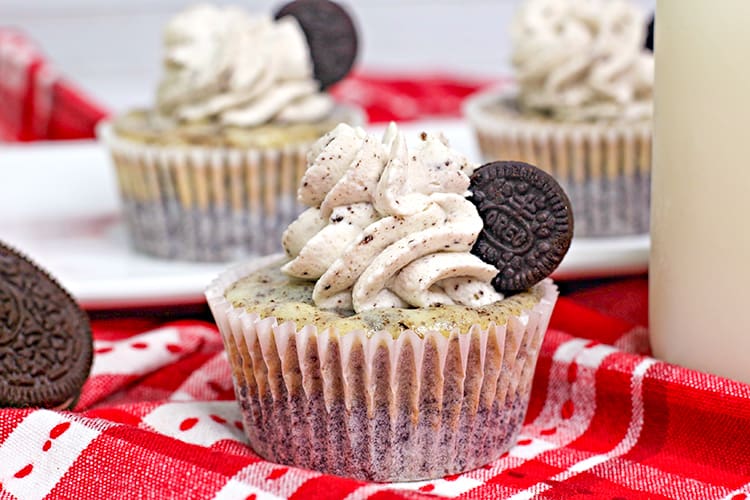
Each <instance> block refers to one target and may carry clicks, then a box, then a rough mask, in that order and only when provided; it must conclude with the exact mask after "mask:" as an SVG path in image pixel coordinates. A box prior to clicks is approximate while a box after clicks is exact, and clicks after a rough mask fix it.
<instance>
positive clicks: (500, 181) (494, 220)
mask: <svg viewBox="0 0 750 500" xmlns="http://www.w3.org/2000/svg"><path fill="white" fill-rule="evenodd" d="M470 189H471V193H472V195H471V198H470V199H471V200H472V201H473V202H474V204H475V205H476V206H477V209H478V211H479V215H481V217H482V220H483V221H484V228H483V229H482V232H481V233H480V234H479V237H478V238H477V241H476V243H475V244H474V248H472V252H473V253H474V254H476V255H477V256H479V258H481V259H482V260H484V261H485V262H488V263H490V264H492V265H494V266H495V267H497V268H498V270H499V271H500V272H499V274H498V275H497V276H495V278H494V279H493V281H492V284H493V285H494V287H495V288H496V289H497V290H499V291H502V292H517V291H521V290H526V289H528V288H529V287H531V286H532V285H534V284H535V283H537V282H539V281H541V280H542V279H544V278H546V277H547V276H549V275H550V274H552V272H553V271H554V270H555V269H556V268H557V266H558V265H559V264H560V262H561V261H562V259H563V257H564V256H565V253H566V252H567V251H568V248H569V247H570V241H571V239H572V238H573V212H572V210H571V207H570V201H569V200H568V197H567V195H566V194H565V191H563V189H562V188H561V187H560V185H559V184H558V183H557V181H556V180H555V179H554V178H552V176H550V175H549V174H548V173H546V172H544V171H542V170H540V169H538V168H536V167H534V166H532V165H529V164H527V163H523V162H520V161H496V162H493V163H488V164H486V165H483V166H481V167H479V168H478V169H477V170H476V171H475V172H474V174H473V175H472V176H471V187H470Z"/></svg>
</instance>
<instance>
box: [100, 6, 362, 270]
mask: <svg viewBox="0 0 750 500" xmlns="http://www.w3.org/2000/svg"><path fill="white" fill-rule="evenodd" d="M320 16H327V17H326V19H328V20H329V22H328V23H321V22H320V19H319V17H320ZM276 17H277V18H274V17H271V16H269V15H251V14H249V13H247V12H245V11H243V10H242V9H240V8H238V7H217V6H213V5H208V4H202V5H197V6H194V7H191V8H189V9H187V10H185V11H183V12H180V13H179V14H177V15H176V16H175V17H174V18H173V19H172V20H171V21H170V22H169V23H168V24H167V26H166V29H165V31H164V67H163V77H162V79H161V82H160V84H159V87H158V91H157V94H156V102H155V105H154V107H153V108H151V109H140V110H133V111H130V112H127V113H124V114H122V115H120V116H115V117H114V118H113V119H112V120H110V121H109V122H107V123H104V124H102V125H101V126H100V127H99V136H100V138H101V139H102V140H103V141H104V143H105V144H106V145H107V146H108V148H109V150H110V152H111V155H112V158H113V162H114V165H115V168H116V172H117V181H118V184H119V188H120V194H121V199H122V204H123V209H124V215H125V221H126V223H127V228H128V230H129V233H130V236H131V240H132V243H133V244H134V246H135V248H136V249H137V250H139V251H142V252H145V253H148V254H151V255H155V256H158V257H164V258H172V259H186V260H200V261H223V260H233V259H236V258H239V257H242V256H244V255H249V254H265V253H269V252H273V251H277V250H279V249H280V247H279V245H278V241H279V237H280V234H281V233H280V232H281V230H283V228H284V227H286V225H287V224H288V223H289V222H290V221H291V220H292V219H293V218H294V217H295V216H296V215H297V214H298V213H299V212H300V210H301V207H300V206H299V205H298V204H297V203H296V199H295V192H296V187H297V184H298V182H299V179H300V177H301V175H302V173H303V172H304V170H305V154H306V152H307V149H308V148H309V147H310V145H311V144H312V143H314V142H315V141H316V140H317V139H318V138H319V137H320V136H321V135H323V134H324V133H326V132H327V131H328V130H330V129H331V128H332V127H333V126H335V125H336V124H337V123H340V122H350V123H354V124H357V123H360V122H361V121H362V120H363V114H362V113H361V112H360V111H359V110H358V109H355V108H351V107H346V106H343V105H341V104H337V103H336V102H334V101H333V99H332V98H331V96H330V95H329V94H328V93H327V92H326V91H325V88H326V86H327V85H330V84H332V83H334V82H335V81H337V80H338V79H340V78H342V77H343V76H344V75H346V73H347V72H348V71H349V69H350V68H351V66H352V63H353V61H354V58H355V55H356V49H357V38H356V31H355V29H354V25H353V23H352V21H351V18H349V16H348V15H347V14H346V12H345V11H344V10H343V9H342V8H341V7H340V6H338V5H337V4H334V3H332V2H329V1H328V0H314V1H309V0H308V1H298V2H294V3H292V4H289V5H287V6H285V7H284V8H283V9H282V10H281V11H279V13H278V15H277V16H276ZM332 40H335V41H336V43H337V47H338V48H335V49H332V48H330V47H331V44H332Z"/></svg>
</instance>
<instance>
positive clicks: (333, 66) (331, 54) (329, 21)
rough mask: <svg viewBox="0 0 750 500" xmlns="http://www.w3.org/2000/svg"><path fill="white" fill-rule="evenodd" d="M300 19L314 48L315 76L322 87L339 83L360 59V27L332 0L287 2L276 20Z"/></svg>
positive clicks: (311, 51) (311, 55) (312, 55)
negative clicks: (358, 34)
mask: <svg viewBox="0 0 750 500" xmlns="http://www.w3.org/2000/svg"><path fill="white" fill-rule="evenodd" d="M284 16H293V17H294V18H295V19H297V22H298V23H299V25H300V27H301V28H302V31H303V32H304V33H305V37H306V38H307V44H308V46H309V47H310V57H311V58H312V61H313V70H314V72H315V78H316V79H317V80H318V81H319V82H320V86H321V88H322V89H325V88H327V87H329V86H330V85H332V84H334V83H336V82H338V81H339V80H341V79H342V78H344V77H345V76H346V75H347V74H348V73H349V70H351V68H352V65H353V64H354V60H355V59H356V58H357V50H358V40H357V29H356V28H355V26H354V22H353V21H352V18H351V16H349V14H348V13H347V12H346V10H344V8H343V7H341V6H340V5H339V4H337V3H334V2H331V1H330V0H295V1H294V2H291V3H288V4H286V5H284V6H283V7H282V8H281V9H280V10H279V11H278V12H277V13H276V16H275V17H276V19H280V18H282V17H284Z"/></svg>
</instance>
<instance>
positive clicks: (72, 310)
mask: <svg viewBox="0 0 750 500" xmlns="http://www.w3.org/2000/svg"><path fill="white" fill-rule="evenodd" d="M92 356H93V349H92V338H91V327H90V326H89V321H88V318H87V316H86V314H85V313H84V312H83V311H82V310H81V309H80V308H79V307H78V305H77V304H76V302H75V300H73V298H72V297H71V296H70V294H68V292H66V291H65V290H64V289H63V288H62V287H61V286H60V285H59V284H58V283H57V282H56V281H55V280H54V279H53V278H51V277H50V276H49V275H48V274H47V273H46V272H44V271H43V270H41V269H40V268H39V267H37V266H36V265H35V264H33V263H32V262H31V261H29V260H28V259H27V258H26V257H24V256H23V255H21V254H20V253H18V252H17V251H16V250H14V249H12V248H10V247H8V246H6V245H4V244H2V243H0V406H11V407H44V408H58V409H65V408H70V407H72V406H73V405H74V403H75V401H76V399H77V397H78V395H79V394H80V391H81V387H82V386H83V383H84V382H85V381H86V378H87V377H88V375H89V371H90V369H91V361H92Z"/></svg>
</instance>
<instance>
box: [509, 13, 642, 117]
mask: <svg viewBox="0 0 750 500" xmlns="http://www.w3.org/2000/svg"><path fill="white" fill-rule="evenodd" d="M644 36H645V17H644V15H643V13H642V12H641V11H640V10H639V9H638V8H637V7H636V6H635V5H632V4H631V3H629V2H628V1H627V0H526V1H525V2H524V4H523V5H522V7H521V8H520V10H519V11H518V14H517V16H516V18H515V19H514V22H513V24H512V26H511V37H512V41H513V46H514V48H513V56H512V62H513V65H514V67H515V70H516V74H517V78H518V83H519V87H520V88H519V92H520V95H519V97H520V105H521V106H522V107H524V108H527V109H531V110H535V111H539V112H542V113H545V114H550V115H551V116H552V117H553V118H559V119H562V120H566V121H593V120H608V119H615V118H616V119H625V120H639V119H648V118H650V117H651V115H652V93H653V78H654V61H653V55H652V54H651V53H650V52H646V51H645V50H643V48H642V46H643V41H644Z"/></svg>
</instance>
